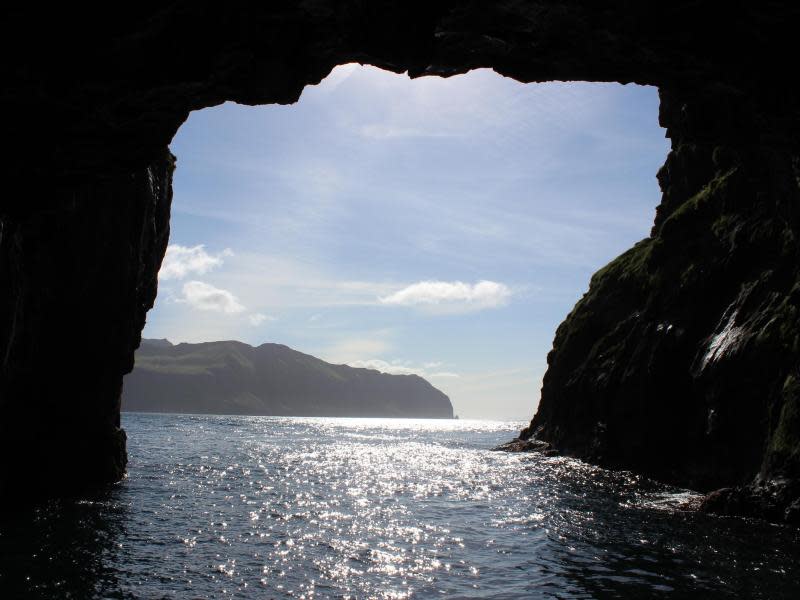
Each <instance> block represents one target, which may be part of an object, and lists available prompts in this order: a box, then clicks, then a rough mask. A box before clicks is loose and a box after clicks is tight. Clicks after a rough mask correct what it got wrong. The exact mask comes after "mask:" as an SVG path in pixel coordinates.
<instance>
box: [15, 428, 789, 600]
mask: <svg viewBox="0 0 800 600" xmlns="http://www.w3.org/2000/svg"><path fill="white" fill-rule="evenodd" d="M124 424H125V426H126V428H127V430H128V434H129V436H130V455H131V463H130V475H129V477H128V479H127V480H126V481H125V482H123V483H122V484H121V485H119V486H117V487H115V488H114V489H113V490H112V491H111V492H110V493H109V494H108V497H106V498H103V499H101V500H100V501H95V502H92V503H90V504H89V505H81V506H80V507H75V506H69V505H66V506H65V505H60V506H58V507H55V508H52V509H50V512H46V511H45V512H44V513H42V514H39V515H37V516H36V519H35V520H34V521H33V525H31V524H28V526H27V528H25V529H22V525H20V532H19V535H20V536H23V537H22V538H21V539H31V536H30V535H29V533H28V530H29V529H30V528H31V527H34V528H40V529H42V531H46V532H51V531H52V530H53V529H54V527H55V525H56V524H58V526H60V527H65V528H66V529H65V531H63V532H61V533H57V534H55V535H54V534H52V533H49V534H48V536H49V537H48V536H45V538H46V540H47V541H46V543H45V542H43V543H41V544H37V545H36V547H35V548H31V549H30V550H29V551H26V550H25V548H24V544H23V545H22V546H21V547H20V548H17V547H15V548H14V554H13V555H9V556H12V560H19V563H20V565H24V569H27V572H29V573H30V576H31V577H32V581H34V582H35V584H36V585H37V586H38V587H37V589H39V590H41V592H42V595H41V597H47V594H48V593H50V594H52V593H54V590H62V591H63V590H71V591H72V594H73V596H74V597H79V598H88V597H93V596H95V597H103V598H106V597H110V598H127V597H136V598H139V597H143V598H163V597H176V598H183V597H187V596H188V597H198V598H217V597H235V598H262V597H265V596H266V597H299V598H326V597H336V598H341V597H352V598H407V597H420V598H427V597H432V596H437V597H438V596H442V595H445V596H446V597H475V598H482V597H500V598H505V597H532V598H555V597H570V598H591V597H597V596H616V595H624V596H636V597H645V596H646V597H653V596H656V597H657V596H659V595H663V594H668V593H670V590H673V592H672V593H674V591H675V590H677V591H678V592H680V594H681V595H682V596H693V595H694V596H696V597H707V596H708V595H709V594H711V593H712V592H713V594H714V595H715V596H718V597H737V595H738V594H739V590H741V589H750V592H751V593H750V597H763V598H768V597H774V596H775V595H776V592H778V591H780V592H782V591H784V588H785V587H786V586H796V585H797V584H796V583H795V582H796V581H797V580H798V579H800V578H798V577H797V576H798V575H800V572H798V569H799V568H798V566H797V565H798V562H799V561H797V558H798V552H797V550H796V549H797V546H798V544H797V538H796V533H795V534H792V533H787V532H786V531H785V530H783V529H775V528H769V529H767V530H766V531H767V532H768V534H769V536H770V539H772V540H775V539H783V542H784V543H783V544H781V545H779V546H778V548H779V550H776V549H775V548H776V546H775V545H774V544H773V545H770V546H769V547H765V546H764V545H763V543H762V540H763V539H764V537H765V530H764V528H765V527H767V526H762V525H757V526H753V525H752V524H750V525H749V526H748V527H743V526H742V525H741V522H739V521H736V520H723V519H713V518H711V517H704V516H702V515H693V514H690V513H681V512H678V511H676V510H675V506H676V504H677V499H679V498H684V499H685V498H686V497H691V496H692V494H691V493H690V492H686V491H684V490H676V489H673V488H669V487H667V486H663V485H660V484H655V483H653V482H649V481H647V480H645V479H643V478H641V477H636V476H633V475H631V474H627V473H612V472H608V471H603V470H601V469H598V468H595V467H592V466H589V465H586V464H583V463H580V462H578V461H574V460H570V459H565V458H548V457H542V456H539V455H513V454H505V453H498V452H491V451H489V448H492V447H494V446H496V445H497V444H498V443H500V442H503V441H506V440H507V439H509V438H511V437H512V436H513V435H514V434H515V433H516V432H517V431H518V430H519V428H520V427H521V426H522V425H523V424H522V423H505V422H483V421H427V420H425V421H403V420H388V419H292V418H261V417H209V416H179V415H131V414H128V415H125V423H124ZM78 508H80V510H83V511H87V512H88V516H87V515H83V516H81V518H80V519H72V520H71V519H70V518H68V517H65V516H64V512H65V511H67V512H70V511H74V510H77V509H78ZM70 523H72V525H70ZM81 523H83V525H81ZM73 529H74V530H73ZM782 536H783V537H782ZM9 539H13V533H8V532H5V533H4V536H0V542H2V543H6V544H7V540H9ZM98 539H100V540H102V541H101V542H98V541H97V540H98ZM73 540H78V541H77V542H73ZM81 540H85V541H83V542H82V541H81ZM7 547H8V545H6V547H5V548H4V549H7ZM14 557H16V558H14ZM78 558H80V560H78ZM59 561H65V563H64V564H65V565H66V566H65V568H64V569H62V570H59V569H57V568H56V569H54V568H53V565H54V564H55V565H58V564H60V562H59ZM75 565H79V566H78V567H76V566H75ZM765 568H771V569H772V571H773V578H774V579H773V580H772V581H766V582H764V581H761V582H760V583H759V585H758V586H754V585H751V582H752V581H754V580H755V579H754V578H756V577H759V578H760V577H762V574H763V573H764V569H765ZM20 570H22V567H21V568H20ZM56 575H57V576H58V577H56ZM5 581H9V579H8V578H6V579H5ZM3 582H4V579H3V578H2V576H0V586H2V584H3ZM19 585H20V586H22V587H24V586H25V585H28V584H25V583H24V582H19ZM771 585H772V587H770V586H771ZM81 586H83V587H81ZM86 586H91V590H88V591H87V589H85V588H86ZM743 586H744V587H743ZM748 586H749V587H748ZM0 589H2V587H0ZM770 594H771V595H770ZM61 596H64V594H61ZM3 597H13V596H3Z"/></svg>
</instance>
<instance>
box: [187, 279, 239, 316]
mask: <svg viewBox="0 0 800 600" xmlns="http://www.w3.org/2000/svg"><path fill="white" fill-rule="evenodd" d="M180 301H181V302H186V303H187V304H189V305H190V306H192V307H193V308H197V309H199V310H210V311H216V312H223V313H225V314H235V313H240V312H242V311H244V306H242V304H241V303H240V302H239V300H238V299H237V298H236V296H234V295H233V294H232V293H231V292H229V291H228V290H223V289H220V288H217V287H214V286H213V285H211V284H209V283H205V282H203V281H188V282H186V283H185V284H183V298H182V299H181V300H180Z"/></svg>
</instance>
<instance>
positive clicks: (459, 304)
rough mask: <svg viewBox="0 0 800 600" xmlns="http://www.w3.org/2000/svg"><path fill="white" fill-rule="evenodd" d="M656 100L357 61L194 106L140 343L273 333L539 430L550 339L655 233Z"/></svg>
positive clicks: (268, 337)
mask: <svg viewBox="0 0 800 600" xmlns="http://www.w3.org/2000/svg"><path fill="white" fill-rule="evenodd" d="M657 106H658V98H657V93H656V90H655V89H653V88H643V87H638V86H633V85H628V86H621V85H618V84H586V83H573V84H565V83H550V84H528V85H523V84H520V83H518V82H515V81H513V80H510V79H505V78H502V77H500V76H499V75H496V74H495V73H493V72H491V71H486V70H480V71H473V72H472V73H469V74H467V75H462V76H458V77H453V78H450V79H438V78H423V79H417V80H413V81H412V80H409V79H408V78H407V77H405V76H400V75H395V74H392V73H388V72H384V71H380V70H378V69H375V68H371V67H359V66H357V65H345V66H342V67H338V68H337V69H335V70H334V72H333V73H332V74H331V75H330V76H329V77H328V78H327V79H326V80H325V81H323V82H322V83H321V84H320V85H318V86H313V87H309V88H306V90H305V91H304V93H303V96H302V98H301V99H300V101H299V102H298V103H297V104H295V105H292V106H262V107H244V106H237V105H234V104H225V105H222V106H219V107H216V108H211V109H206V110H203V111H200V112H197V113H193V114H192V115H191V117H190V118H189V120H188V121H187V123H186V124H184V125H183V127H182V128H181V129H180V131H179V132H178V135H177V136H176V137H175V139H174V141H173V143H172V150H173V152H174V153H175V154H176V155H177V156H178V168H177V171H176V173H175V184H174V185H175V187H174V189H175V199H174V203H173V212H172V236H171V240H170V244H171V245H170V249H169V250H168V252H167V257H166V259H165V263H164V267H163V268H162V271H161V275H160V283H159V297H158V301H157V304H156V307H155V308H154V309H153V310H152V311H151V312H150V313H149V315H148V323H147V327H146V328H145V332H144V335H145V336H146V337H166V338H168V339H170V340H171V341H173V342H176V343H177V342H181V341H186V342H196V341H208V340H220V339H238V340H241V341H244V342H247V343H251V344H256V345H257V344H260V343H263V342H267V341H269V342H279V343H283V344H286V345H288V346H291V347H293V348H296V349H298V350H300V351H303V352H307V353H309V354H313V355H315V356H319V357H320V358H323V359H325V360H329V361H331V362H335V363H349V364H352V365H354V366H366V367H370V368H377V369H379V370H382V371H386V372H390V373H418V374H420V375H423V376H424V377H426V378H428V379H429V380H430V381H431V382H432V383H433V384H434V385H435V386H437V387H439V388H440V389H442V390H443V391H444V392H445V393H447V394H448V395H449V396H450V398H451V400H452V401H453V405H454V408H455V411H456V413H458V414H459V415H460V416H462V417H467V418H495V419H529V418H530V417H531V416H532V414H533V412H534V410H535V408H536V404H537V402H538V398H539V388H540V385H541V378H542V375H543V374H544V370H545V366H546V356H547V352H548V351H549V350H550V347H551V345H552V340H553V336H554V333H555V329H556V327H557V326H558V324H559V323H560V322H561V321H562V320H563V318H564V316H565V315H566V314H567V313H568V312H569V310H570V309H571V308H572V306H573V305H574V303H575V302H576V300H577V299H578V298H579V297H580V295H581V294H582V293H583V292H585V291H586V287H587V285H588V282H589V277H590V276H591V274H592V273H593V272H594V271H595V270H597V269H598V268H599V267H601V266H603V265H604V264H606V263H607V262H608V261H609V260H611V259H612V258H614V257H615V256H617V255H618V254H620V253H621V252H623V251H624V250H626V249H627V248H628V247H630V246H631V245H632V244H633V243H634V242H636V241H638V240H639V239H641V238H643V237H645V236H646V235H647V233H648V231H649V228H650V226H651V223H652V219H653V211H654V207H655V205H656V204H657V203H658V201H659V198H660V193H659V190H658V186H657V183H656V179H655V173H656V171H657V170H658V168H659V166H660V165H661V164H662V163H663V161H664V158H665V157H666V153H667V150H668V143H667V140H665V139H664V132H663V130H662V129H660V128H659V127H658V123H657Z"/></svg>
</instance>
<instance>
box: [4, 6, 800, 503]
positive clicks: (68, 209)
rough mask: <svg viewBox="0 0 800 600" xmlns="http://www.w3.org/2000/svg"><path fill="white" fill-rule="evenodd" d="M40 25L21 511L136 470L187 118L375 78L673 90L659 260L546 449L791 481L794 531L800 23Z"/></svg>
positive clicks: (597, 281) (650, 468)
mask: <svg viewBox="0 0 800 600" xmlns="http://www.w3.org/2000/svg"><path fill="white" fill-rule="evenodd" d="M34 11H35V8H19V9H15V11H14V12H12V13H9V14H8V15H7V17H8V18H7V19H6V23H7V28H6V30H5V33H6V35H4V37H3V44H4V50H5V54H6V56H8V57H10V60H9V66H7V67H4V73H5V74H6V75H7V76H6V78H5V83H6V91H5V94H4V96H3V100H2V101H3V106H4V114H6V115H8V116H9V118H8V119H7V120H6V125H7V127H6V139H7V142H8V145H9V147H12V148H14V149H15V153H14V155H13V156H12V157H11V158H10V159H9V160H8V161H7V162H6V163H5V164H4V166H3V168H4V169H5V173H6V178H5V180H6V181H8V182H10V183H9V185H10V187H11V189H10V193H8V194H7V195H6V197H5V198H4V199H3V202H2V205H0V208H1V210H2V212H0V222H1V223H2V226H1V228H0V231H1V232H2V233H0V235H1V236H2V237H0V278H2V281H3V286H2V287H0V360H2V363H0V410H1V411H2V414H3V420H2V423H0V429H1V431H0V440H2V448H0V450H2V455H3V456H5V457H10V458H5V459H3V461H2V462H1V463H0V486H2V487H1V489H0V495H2V496H4V497H9V496H10V495H13V494H15V493H17V491H18V490H26V491H28V492H30V493H40V492H45V493H56V494H59V493H63V491H64V490H67V489H69V488H74V487H83V486H85V485H88V484H92V483H98V482H108V481H114V480H117V479H119V477H121V476H122V474H123V472H124V465H125V438H124V433H123V432H122V431H121V430H120V429H119V428H118V424H119V394H120V386H121V381H122V375H123V374H124V373H125V372H127V371H128V370H129V369H130V368H131V366H132V361H133V352H134V349H135V347H136V345H137V344H138V340H139V335H140V331H141V328H142V325H143V323H144V316H145V313H146V311H147V310H148V308H149V307H150V306H151V305H152V302H153V300H154V297H155V278H156V273H157V271H158V267H159V265H160V262H161V258H162V256H163V252H164V249H165V247H166V240H167V228H168V220H167V212H168V205H169V199H170V195H171V192H170V181H171V170H172V164H171V159H170V156H169V154H168V152H167V150H166V148H167V144H168V142H169V140H170V139H171V138H172V137H173V135H174V133H175V131H176V130H177V129H178V127H179V126H180V124H181V122H183V120H185V119H186V117H187V116H188V114H189V112H190V111H192V110H196V109H199V108H203V107H206V106H211V105H215V104H219V103H221V102H224V101H226V100H233V101H237V102H240V103H245V104H269V103H288V102H293V101H295V100H296V99H297V97H298V96H299V94H300V92H301V90H302V89H303V87H304V86H305V85H307V84H310V83H316V82H319V81H320V80H321V79H322V78H323V77H324V76H325V75H327V73H328V72H329V71H330V70H331V68H332V67H333V66H334V65H337V64H344V63H349V62H362V63H368V64H372V65H374V66H378V67H381V68H384V69H387V70H391V71H394V72H398V73H399V72H405V71H408V72H409V74H410V75H411V76H412V77H416V76H419V75H423V74H427V75H444V76H447V75H452V74H455V73H463V72H466V71H468V70H470V69H473V68H478V67H487V68H493V69H494V70H496V71H497V72H498V73H500V74H503V75H506V76H509V77H512V78H515V79H517V80H519V81H522V82H534V81H551V80H570V81H575V80H588V81H612V82H613V81H616V82H623V83H624V82H635V83H639V84H645V85H653V86H657V87H658V88H659V90H660V95H661V108H660V122H661V124H662V126H664V127H665V128H666V129H667V133H668V136H669V137H670V140H671V144H672V150H671V152H670V155H669V157H668V158H667V161H666V164H665V166H664V168H662V170H661V171H660V172H659V180H660V183H661V186H662V190H663V196H662V201H661V204H660V206H659V208H658V212H657V215H656V220H655V223H654V227H653V229H652V232H651V238H650V241H649V242H647V243H645V244H642V245H639V246H637V247H636V248H635V249H634V250H632V251H631V252H630V253H628V254H626V255H624V257H623V258H621V259H620V261H618V262H615V263H614V265H613V266H612V267H611V268H609V269H605V270H603V271H601V272H600V273H598V275H596V276H595V278H594V279H593V283H592V286H591V288H590V294H589V296H588V297H587V298H586V299H585V301H584V302H583V303H582V304H581V306H580V310H577V312H573V314H572V316H571V317H570V318H569V319H568V320H567V322H566V323H565V325H564V326H563V327H561V328H560V329H559V333H558V334H557V336H556V344H555V349H554V352H553V353H551V355H550V368H549V371H548V375H547V376H546V377H545V381H544V390H543V397H542V404H541V405H540V410H539V412H538V414H537V417H536V418H535V419H534V422H533V423H532V429H530V430H528V431H526V432H525V435H529V434H531V433H533V432H538V435H539V436H541V437H543V438H546V439H547V440H548V441H549V442H551V443H553V444H554V445H555V446H557V447H558V448H559V449H561V450H562V451H564V452H567V453H570V454H575V455H579V456H583V457H586V458H590V459H592V460H597V461H600V462H603V463H604V464H608V465H611V466H627V467H628V468H633V469H637V470H639V471H642V472H645V473H648V474H653V475H657V476H660V477H662V478H666V479H670V480H673V481H681V482H684V483H689V484H692V485H696V486H698V487H704V488H711V487H714V486H718V485H738V484H742V483H747V482H748V481H756V482H763V481H772V482H775V483H776V485H777V486H778V488H780V489H781V490H783V492H785V493H783V492H781V493H782V494H783V495H780V494H779V495H778V496H779V498H778V501H777V503H778V505H780V506H781V507H782V508H781V511H782V510H783V508H785V507H786V506H789V505H790V504H791V501H793V499H794V498H796V497H797V493H796V490H795V491H792V490H794V489H795V488H792V487H791V485H788V484H785V482H787V481H788V482H796V481H797V480H798V473H800V466H799V465H798V458H797V457H798V456H800V453H798V452H797V448H798V438H800V435H798V430H799V429H800V427H799V426H798V418H797V414H798V410H797V408H796V407H797V406H798V402H800V400H798V395H800V392H798V387H797V385H796V384H795V381H796V376H795V375H796V372H797V368H798V365H797V353H798V350H797V344H796V342H795V340H794V333H793V332H794V331H796V330H797V329H798V327H797V323H796V319H797V317H796V314H797V310H796V308H795V304H796V302H795V299H794V298H795V296H796V294H794V293H793V292H792V290H793V289H794V285H795V282H796V281H797V272H796V268H795V266H794V265H796V264H797V263H798V261H797V258H798V254H800V253H798V251H797V250H798V249H797V242H796V240H797V239H800V237H799V236H798V235H797V231H796V230H797V225H796V223H797V212H796V211H797V209H796V208H795V207H796V206H797V205H798V204H797V196H798V184H797V181H798V175H797V172H798V167H797V164H798V163H797V156H798V150H797V148H798V141H797V140H798V133H797V132H798V130H800V128H798V125H797V124H798V122H800V118H799V117H798V109H797V107H798V106H799V105H800V103H798V98H797V92H796V90H794V89H793V88H791V87H790V83H789V82H787V79H786V77H785V72H784V71H785V67H784V65H783V63H782V61H780V60H776V57H783V56H792V55H793V50H794V46H793V45H794V40H795V30H796V24H797V22H798V20H799V16H798V8H797V7H796V6H795V5H794V3H789V2H775V3H770V4H768V5H762V4H757V3H754V4H750V5H737V6H736V7H735V9H730V10H725V11H721V10H719V8H718V7H717V6H716V5H711V4H709V5H703V6H700V5H698V4H697V3H695V2H676V3H670V4H669V5H664V6H658V7H653V6H651V5H649V4H644V3H642V4H640V5H632V4H631V3H629V2H622V1H621V0H620V1H616V0H615V1H611V2H607V3H603V4H602V5H591V6H589V5H586V6H584V5H578V4H575V3H567V4H564V3H563V2H533V3H508V2H501V3H491V4H490V5H487V4H481V3H458V2H449V1H443V2H433V3H426V4H425V5H424V6H421V5H418V4H416V3H397V2H390V1H388V0H387V1H385V2H383V1H379V2H371V3H367V4H364V3H361V2H346V3H344V4H342V3H336V4H335V5H334V3H328V2H319V3H311V4H308V3H296V4H291V5H284V4H280V5H272V4H270V5H268V6H267V5H265V6H263V7H251V6H242V5H241V4H239V3H229V4H228V5H225V6H224V7H223V6H217V7H213V9H212V8H211V7H209V6H208V5H206V4H205V3H193V2H188V1H183V0H176V1H175V2H170V3H168V4H166V5H162V6H159V7H153V6H151V5H149V4H145V5H141V6H137V7H135V8H133V9H131V10H130V11H129V13H128V14H127V17H126V19H124V20H119V19H117V18H116V17H115V16H114V15H112V14H110V13H106V12H98V11H95V10H92V7H74V6H69V7H64V8H63V9H61V8H54V9H51V11H50V13H48V18H46V19H43V18H40V17H41V15H37V14H36V13H35V12H34ZM54 48H57V49H58V50H57V51H54V50H53V49H54ZM43 140H46V141H47V143H43ZM32 157H35V159H33V158H32ZM32 182H35V184H32ZM32 188H35V189H32ZM659 326H661V327H660V328H659ZM664 332H667V333H666V334H665V333H664ZM678 334H680V335H678ZM592 340H596V341H595V342H594V343H592ZM67 341H70V342H71V343H72V347H71V348H69V349H65V347H66V343H67ZM612 359H613V364H612V363H610V362H608V361H609V360H612ZM87 365H92V367H91V368H87ZM615 365H628V366H629V367H630V368H623V367H621V366H619V367H618V368H617V367H615ZM753 373H758V375H757V376H755V375H752V374H753ZM575 375H577V376H575ZM601 375H603V376H601ZM582 398H583V399H586V398H589V400H581V399H582ZM676 399H677V400H676ZM601 417H602V418H601ZM630 425H633V427H631V426H630ZM665 445H668V446H670V447H673V448H678V449H680V450H679V451H677V452H674V453H664V452H663V451H662V449H663V447H664V446H665ZM43 465H45V467H44V468H45V469H46V470H47V472H48V477H46V478H42V477H40V476H39V474H40V473H41V471H42V466H43ZM780 482H784V483H780ZM792 485H794V484H792ZM787 486H788V487H787ZM751 489H756V488H751ZM758 489H763V488H758ZM772 496H774V494H772V493H771V492H770V497H772ZM748 502H749V501H748ZM795 512H796V511H795ZM781 514H783V512H781Z"/></svg>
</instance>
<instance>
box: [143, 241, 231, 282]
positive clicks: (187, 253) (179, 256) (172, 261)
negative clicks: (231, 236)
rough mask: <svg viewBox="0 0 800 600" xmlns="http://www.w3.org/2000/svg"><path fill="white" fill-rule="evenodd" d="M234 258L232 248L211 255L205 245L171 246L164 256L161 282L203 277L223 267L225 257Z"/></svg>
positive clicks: (160, 275)
mask: <svg viewBox="0 0 800 600" xmlns="http://www.w3.org/2000/svg"><path fill="white" fill-rule="evenodd" d="M226 256H233V252H232V251H231V249H230V248H226V249H225V250H223V251H222V252H220V253H219V254H216V255H214V254H209V253H208V252H206V250H205V246H204V245H203V244H199V245H197V246H191V247H190V246H181V245H179V244H170V245H169V246H167V252H166V254H165V255H164V262H163V263H162V265H161V270H160V271H159V273H158V277H159V279H161V280H169V279H183V278H184V277H187V276H188V275H191V274H195V275H203V274H205V273H207V272H208V271H210V270H211V269H214V268H216V267H219V266H220V265H222V263H223V262H224V261H223V257H226Z"/></svg>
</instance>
